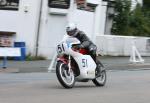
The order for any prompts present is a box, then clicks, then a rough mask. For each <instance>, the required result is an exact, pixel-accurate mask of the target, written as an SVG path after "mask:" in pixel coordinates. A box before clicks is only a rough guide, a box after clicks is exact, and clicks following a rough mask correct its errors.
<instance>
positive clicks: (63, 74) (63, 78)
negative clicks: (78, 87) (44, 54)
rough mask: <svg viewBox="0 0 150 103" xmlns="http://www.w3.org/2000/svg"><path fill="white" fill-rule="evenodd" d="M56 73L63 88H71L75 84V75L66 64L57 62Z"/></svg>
mask: <svg viewBox="0 0 150 103" xmlns="http://www.w3.org/2000/svg"><path fill="white" fill-rule="evenodd" d="M56 75H57V78H58V80H59V82H60V84H61V85H62V86H63V87H65V88H72V87H73V86H74V84H75V76H74V73H73V70H72V69H70V71H69V69H68V65H67V64H64V63H63V62H60V61H59V62H57V65H56Z"/></svg>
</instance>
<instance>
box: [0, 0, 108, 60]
mask: <svg viewBox="0 0 150 103" xmlns="http://www.w3.org/2000/svg"><path fill="white" fill-rule="evenodd" d="M103 4H105V2H103V1H102V0H0V34H2V35H5V34H7V33H9V34H13V35H10V38H11V37H12V38H13V41H17V42H25V43H26V48H27V54H28V53H31V54H32V55H42V56H45V57H47V58H51V57H52V55H53V54H54V52H55V46H56V44H57V43H58V42H59V41H60V40H61V39H62V37H63V35H64V34H65V27H66V24H67V23H68V22H75V23H76V24H77V26H78V27H79V28H80V29H81V30H83V31H85V32H86V33H87V34H88V36H89V37H90V38H91V39H92V40H93V41H94V40H95V38H96V35H103V34H104V27H105V15H106V14H105V9H106V7H103V6H102V5H103Z"/></svg>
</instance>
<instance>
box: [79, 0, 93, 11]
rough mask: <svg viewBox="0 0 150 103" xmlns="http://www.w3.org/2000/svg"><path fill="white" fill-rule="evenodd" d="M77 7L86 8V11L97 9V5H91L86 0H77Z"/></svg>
mask: <svg viewBox="0 0 150 103" xmlns="http://www.w3.org/2000/svg"><path fill="white" fill-rule="evenodd" d="M76 4H77V9H80V10H85V11H91V12H94V11H95V7H94V6H93V5H89V4H87V3H86V0H76Z"/></svg>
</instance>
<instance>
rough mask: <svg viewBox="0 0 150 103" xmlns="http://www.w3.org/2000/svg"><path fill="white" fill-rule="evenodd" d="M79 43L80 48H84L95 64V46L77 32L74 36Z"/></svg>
mask: <svg viewBox="0 0 150 103" xmlns="http://www.w3.org/2000/svg"><path fill="white" fill-rule="evenodd" d="M74 37H76V38H77V39H79V41H80V42H81V47H82V48H85V49H87V50H88V51H89V53H90V55H91V57H92V58H93V59H94V61H95V62H96V61H97V60H96V50H97V47H96V45H95V44H94V43H93V42H92V41H91V40H90V39H89V38H88V37H87V36H86V34H85V33H84V32H82V31H79V30H77V33H76V35H75V36H74Z"/></svg>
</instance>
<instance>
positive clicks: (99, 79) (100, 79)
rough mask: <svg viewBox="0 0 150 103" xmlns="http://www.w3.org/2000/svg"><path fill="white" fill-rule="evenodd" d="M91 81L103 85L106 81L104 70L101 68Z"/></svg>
mask: <svg viewBox="0 0 150 103" xmlns="http://www.w3.org/2000/svg"><path fill="white" fill-rule="evenodd" d="M92 81H93V83H94V84H95V85H96V86H104V85H105V83H106V70H102V71H101V73H100V75H99V76H98V77H97V78H95V79H93V80H92Z"/></svg>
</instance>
